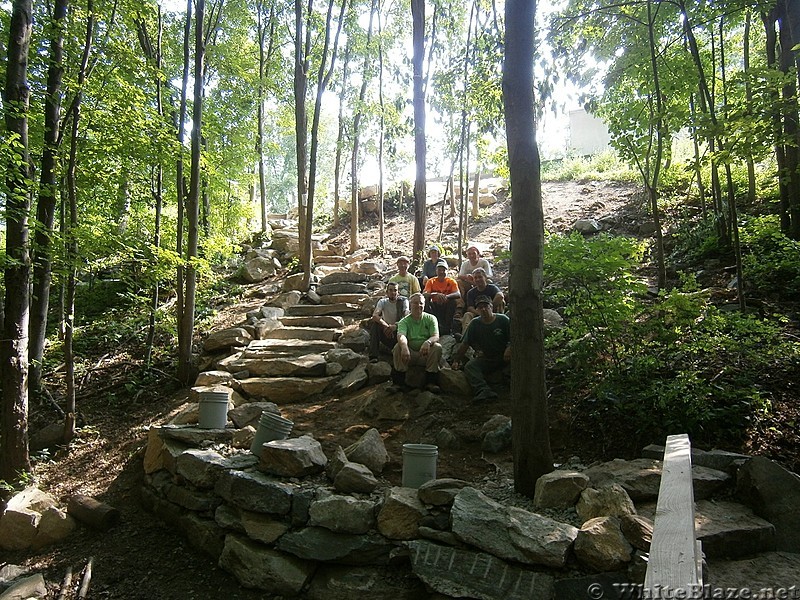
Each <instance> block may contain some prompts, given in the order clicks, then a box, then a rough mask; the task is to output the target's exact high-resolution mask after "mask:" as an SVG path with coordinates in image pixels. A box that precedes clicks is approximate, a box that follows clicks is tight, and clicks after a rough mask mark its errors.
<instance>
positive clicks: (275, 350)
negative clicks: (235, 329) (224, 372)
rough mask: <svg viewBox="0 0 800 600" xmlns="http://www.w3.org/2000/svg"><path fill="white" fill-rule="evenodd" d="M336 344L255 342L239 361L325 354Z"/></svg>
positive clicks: (290, 341)
mask: <svg viewBox="0 0 800 600" xmlns="http://www.w3.org/2000/svg"><path fill="white" fill-rule="evenodd" d="M335 347H336V344H335V343H334V342H325V341H323V340H313V341H312V340H253V341H252V342H251V343H250V344H248V346H247V349H246V350H245V351H244V352H243V353H242V355H241V357H240V358H239V360H242V359H248V358H262V359H263V358H286V357H287V356H305V355H307V354H323V353H325V352H327V351H328V350H331V349H332V348H335Z"/></svg>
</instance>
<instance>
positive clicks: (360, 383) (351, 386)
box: [334, 365, 369, 394]
mask: <svg viewBox="0 0 800 600" xmlns="http://www.w3.org/2000/svg"><path fill="white" fill-rule="evenodd" d="M368 380H369V376H368V375H367V368H366V366H365V365H358V366H357V367H356V368H355V369H353V370H352V371H350V372H349V373H348V374H347V375H345V376H344V377H342V378H341V379H340V380H339V381H338V382H337V383H336V385H335V386H334V389H335V390H336V391H337V392H340V393H342V394H349V393H352V392H355V391H358V390H360V389H361V388H362V387H364V386H365V385H367V381H368Z"/></svg>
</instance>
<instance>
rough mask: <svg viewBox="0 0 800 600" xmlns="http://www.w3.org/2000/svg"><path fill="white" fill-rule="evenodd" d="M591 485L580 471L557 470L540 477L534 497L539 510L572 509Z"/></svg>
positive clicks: (534, 502)
mask: <svg viewBox="0 0 800 600" xmlns="http://www.w3.org/2000/svg"><path fill="white" fill-rule="evenodd" d="M588 485H589V478H588V477H587V476H586V475H584V474H583V473H579V472H578V471H567V470H561V469H556V470H555V471H551V472H550V473H547V474H545V475H542V476H541V477H539V479H538V480H537V481H536V490H535V492H534V495H533V504H534V506H536V507H537V508H570V507H572V506H574V505H575V502H576V501H577V500H578V497H579V496H580V495H581V492H582V491H583V490H585V489H586V486H588Z"/></svg>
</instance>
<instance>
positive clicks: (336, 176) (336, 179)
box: [333, 38, 350, 227]
mask: <svg viewBox="0 0 800 600" xmlns="http://www.w3.org/2000/svg"><path fill="white" fill-rule="evenodd" d="M342 62H343V64H342V85H341V88H340V90H339V119H338V132H337V134H336V159H335V161H334V164H335V166H334V170H333V225H334V227H338V226H339V195H340V194H341V173H342V150H343V149H344V102H345V96H346V93H345V92H346V91H347V74H348V73H347V71H348V67H349V66H350V40H349V38H348V41H347V44H345V47H344V59H343V60H342Z"/></svg>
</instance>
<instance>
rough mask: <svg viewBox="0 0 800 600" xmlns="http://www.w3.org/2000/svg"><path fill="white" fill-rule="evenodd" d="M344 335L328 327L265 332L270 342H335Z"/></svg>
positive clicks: (284, 328)
mask: <svg viewBox="0 0 800 600" xmlns="http://www.w3.org/2000/svg"><path fill="white" fill-rule="evenodd" d="M341 335H342V332H341V330H339V329H328V328H326V327H278V328H277V329H272V330H271V331H266V332H264V334H263V336H264V338H265V339H268V340H303V341H323V342H333V341H335V340H336V339H337V338H338V337H340V336H341Z"/></svg>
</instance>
